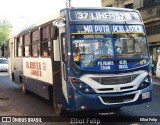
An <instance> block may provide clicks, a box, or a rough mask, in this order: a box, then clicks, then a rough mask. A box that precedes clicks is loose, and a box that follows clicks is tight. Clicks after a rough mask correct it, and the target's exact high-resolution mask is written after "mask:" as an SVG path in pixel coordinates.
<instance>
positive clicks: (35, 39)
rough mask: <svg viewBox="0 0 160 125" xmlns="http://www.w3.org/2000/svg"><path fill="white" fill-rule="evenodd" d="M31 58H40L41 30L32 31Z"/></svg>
mask: <svg viewBox="0 0 160 125" xmlns="http://www.w3.org/2000/svg"><path fill="white" fill-rule="evenodd" d="M31 49H32V51H31V56H33V57H38V56H39V30H38V29H37V30H35V31H32V41H31Z"/></svg>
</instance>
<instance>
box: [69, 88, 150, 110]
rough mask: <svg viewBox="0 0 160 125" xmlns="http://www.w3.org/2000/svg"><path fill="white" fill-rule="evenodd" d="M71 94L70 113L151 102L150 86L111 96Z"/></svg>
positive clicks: (74, 92)
mask: <svg viewBox="0 0 160 125" xmlns="http://www.w3.org/2000/svg"><path fill="white" fill-rule="evenodd" d="M72 92H73V93H72V97H74V98H71V99H70V100H69V103H70V106H69V109H70V111H83V110H95V111H96V110H104V109H112V108H118V107H123V106H129V105H137V104H142V103H146V102H149V101H151V100H152V96H151V95H152V91H151V86H149V87H147V88H145V89H142V90H135V91H132V92H123V93H112V94H84V93H81V92H79V91H76V90H73V91H72Z"/></svg>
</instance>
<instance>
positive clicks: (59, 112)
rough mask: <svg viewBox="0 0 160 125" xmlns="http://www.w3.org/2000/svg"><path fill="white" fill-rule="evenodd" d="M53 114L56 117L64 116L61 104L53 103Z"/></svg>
mask: <svg viewBox="0 0 160 125" xmlns="http://www.w3.org/2000/svg"><path fill="white" fill-rule="evenodd" d="M54 112H55V114H56V115H64V109H63V108H62V104H58V103H54Z"/></svg>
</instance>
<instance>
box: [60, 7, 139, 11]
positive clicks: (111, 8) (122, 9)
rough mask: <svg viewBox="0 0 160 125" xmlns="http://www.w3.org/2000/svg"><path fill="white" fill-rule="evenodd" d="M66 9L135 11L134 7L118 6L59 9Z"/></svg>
mask: <svg viewBox="0 0 160 125" xmlns="http://www.w3.org/2000/svg"><path fill="white" fill-rule="evenodd" d="M65 9H68V10H117V11H137V10H135V9H129V8H120V7H70V8H64V9H61V11H63V10H65Z"/></svg>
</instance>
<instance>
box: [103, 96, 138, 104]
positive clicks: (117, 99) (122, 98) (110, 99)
mask: <svg viewBox="0 0 160 125" xmlns="http://www.w3.org/2000/svg"><path fill="white" fill-rule="evenodd" d="M134 97H135V94H131V95H123V96H114V97H111V96H110V97H101V98H102V100H103V102H105V103H122V102H129V101H132V100H133V99H134Z"/></svg>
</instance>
